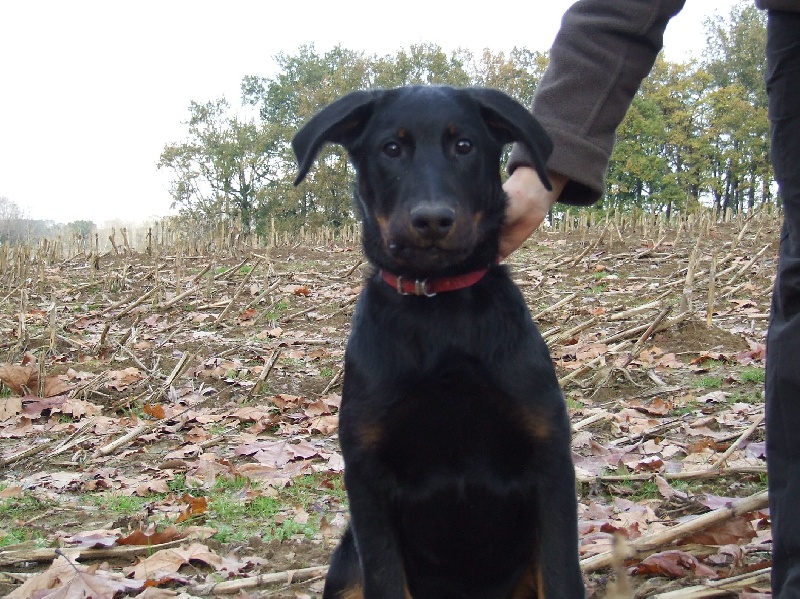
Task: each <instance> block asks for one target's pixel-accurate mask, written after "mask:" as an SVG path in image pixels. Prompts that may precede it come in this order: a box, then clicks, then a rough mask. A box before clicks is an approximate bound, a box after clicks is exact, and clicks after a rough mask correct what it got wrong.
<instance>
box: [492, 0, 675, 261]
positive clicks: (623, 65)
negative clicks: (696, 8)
mask: <svg viewBox="0 0 800 599" xmlns="http://www.w3.org/2000/svg"><path fill="white" fill-rule="evenodd" d="M684 2H685V0H647V1H643V0H581V1H579V2H576V3H575V4H573V5H572V6H571V7H570V9H569V10H568V11H567V12H566V13H565V14H564V17H563V19H562V22H561V29H560V30H559V33H558V35H557V36H556V39H555V42H554V43H553V47H552V49H551V51H550V63H549V65H548V68H547V71H546V72H545V74H544V76H543V77H542V80H541V82H540V83H539V86H538V88H537V90H536V96H535V98H534V101H533V108H532V111H533V114H534V116H535V117H536V118H537V119H539V122H540V123H541V124H542V126H544V128H545V130H547V132H548V133H549V134H550V136H551V138H552V139H553V142H554V149H553V154H552V155H551V156H550V159H549V161H548V168H549V169H550V171H551V172H555V173H560V174H561V175H563V177H565V178H566V182H565V184H564V185H563V186H562V188H561V190H560V192H559V194H558V195H557V197H556V199H557V200H558V201H560V202H564V203H567V204H574V205H588V204H592V203H593V202H595V201H597V199H598V198H599V197H600V196H601V194H602V192H603V190H604V188H605V172H606V168H607V166H608V161H609V158H610V157H611V151H612V150H613V147H614V137H615V131H616V129H617V127H618V126H619V124H620V122H622V119H623V118H624V116H625V113H626V112H627V110H628V107H629V106H630V104H631V102H632V101H633V97H634V95H635V94H636V91H637V90H638V89H639V84H640V83H641V81H642V79H644V77H646V76H647V74H648V73H649V72H650V69H651V67H652V66H653V63H654V62H655V59H656V56H657V55H658V52H659V51H660V50H661V47H662V45H663V34H664V29H665V28H666V26H667V23H668V21H669V19H670V18H671V17H672V16H674V15H675V14H677V13H678V12H679V11H680V9H681V8H682V7H683V4H684ZM532 165H533V161H532V159H531V157H530V156H529V155H528V152H527V150H526V148H525V147H524V146H522V145H521V144H516V145H515V146H514V148H513V149H512V151H511V156H510V158H509V162H508V170H509V172H510V173H511V178H510V179H509V181H507V182H506V192H507V193H509V190H511V192H513V194H514V197H509V207H508V210H507V215H508V218H507V221H506V226H505V227H504V229H503V232H502V234H501V242H500V245H501V254H503V253H504V252H507V253H505V255H506V256H507V255H508V253H510V252H511V251H513V249H515V248H516V247H519V245H520V244H521V243H522V241H524V238H523V239H521V240H519V244H517V245H516V246H514V247H511V246H513V245H514V243H516V238H514V241H512V239H511V237H509V235H512V234H513V235H519V229H518V225H517V224H516V223H518V222H519V220H520V219H519V218H517V217H515V216H514V215H515V214H517V215H518V214H520V213H522V212H524V210H525V207H524V206H522V205H518V203H519V202H520V201H523V200H522V198H524V197H526V196H527V197H528V200H525V201H527V202H528V203H529V206H535V210H536V211H539V212H541V210H542V208H543V207H544V206H545V205H546V204H547V202H550V201H551V200H552V199H553V198H552V195H550V194H546V193H542V192H540V191H538V190H536V189H533V190H532V191H531V192H530V193H527V194H526V193H522V192H521V191H520V188H521V187H522V186H523V185H524V184H525V182H530V178H529V177H526V176H520V177H517V178H516V179H515V177H514V173H515V171H516V170H518V168H519V167H521V166H532ZM512 179H514V181H512ZM533 185H534V186H535V185H537V184H536V183H535V182H534V183H533ZM534 196H536V197H537V198H538V199H536V200H533V201H532V200H531V198H532V197H534ZM550 205H551V206H552V202H551V204H550ZM548 209H549V206H548ZM545 214H546V210H545ZM543 218H544V216H542V218H541V219H539V218H538V216H537V217H535V218H530V219H529V220H531V221H535V220H537V219H538V222H537V225H536V226H538V224H540V223H541V221H542V219H543ZM534 229H535V227H534ZM534 229H531V231H530V232H532V231H533V230H534Z"/></svg>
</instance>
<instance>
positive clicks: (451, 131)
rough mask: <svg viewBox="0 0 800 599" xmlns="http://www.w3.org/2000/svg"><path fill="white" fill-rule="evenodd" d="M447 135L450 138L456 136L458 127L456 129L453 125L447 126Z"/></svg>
mask: <svg viewBox="0 0 800 599" xmlns="http://www.w3.org/2000/svg"><path fill="white" fill-rule="evenodd" d="M447 134H448V135H449V136H450V137H455V136H456V135H458V127H456V126H455V125H449V126H448V127H447Z"/></svg>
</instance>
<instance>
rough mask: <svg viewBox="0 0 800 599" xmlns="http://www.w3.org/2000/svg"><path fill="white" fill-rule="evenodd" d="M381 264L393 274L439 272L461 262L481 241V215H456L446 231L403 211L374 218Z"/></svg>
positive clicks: (435, 273)
mask: <svg viewBox="0 0 800 599" xmlns="http://www.w3.org/2000/svg"><path fill="white" fill-rule="evenodd" d="M376 220H377V222H378V225H379V230H380V237H381V245H382V252H381V253H382V254H383V258H384V260H383V261H384V262H385V263H384V264H382V266H383V267H384V268H387V269H389V270H391V271H393V272H395V273H396V274H403V275H405V276H408V275H414V276H418V277H427V276H438V275H439V274H440V273H441V272H442V271H448V270H452V269H453V268H454V267H456V268H457V267H458V266H460V265H462V264H464V263H465V262H466V261H468V260H469V258H470V257H471V256H472V255H473V254H474V253H475V251H476V249H477V247H478V246H479V244H480V240H481V237H482V236H481V233H480V226H479V225H480V222H481V215H479V214H476V215H473V217H472V218H469V219H466V218H463V216H462V217H461V218H456V219H454V220H453V222H452V223H450V224H449V226H448V228H447V230H446V231H441V230H440V231H430V230H428V229H426V228H424V227H420V226H418V225H417V226H415V225H414V223H413V222H412V221H411V220H410V219H409V218H407V217H406V215H402V214H399V215H395V216H394V218H391V217H390V218H381V217H379V218H377V219H376Z"/></svg>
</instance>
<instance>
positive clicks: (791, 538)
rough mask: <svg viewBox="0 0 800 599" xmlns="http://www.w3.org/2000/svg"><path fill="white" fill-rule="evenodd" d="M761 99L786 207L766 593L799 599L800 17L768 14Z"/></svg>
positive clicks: (771, 396)
mask: <svg viewBox="0 0 800 599" xmlns="http://www.w3.org/2000/svg"><path fill="white" fill-rule="evenodd" d="M767 91H768V93H769V113H770V121H771V126H772V133H771V135H772V163H773V166H774V169H775V179H776V181H777V182H778V187H779V191H780V195H781V198H782V200H783V206H784V224H783V231H782V233H781V243H780V258H779V262H778V273H777V277H776V280H775V289H774V293H773V297H772V316H771V320H770V325H769V332H768V334H767V365H766V371H767V373H766V403H767V406H766V410H767V419H766V420H767V424H766V426H767V467H768V470H769V492H770V515H771V519H772V538H773V543H772V592H773V595H774V596H775V597H776V598H779V599H790V598H795V597H796V598H800V13H789V12H778V11H770V12H769V14H768V24H767Z"/></svg>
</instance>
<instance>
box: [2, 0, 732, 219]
mask: <svg viewBox="0 0 800 599" xmlns="http://www.w3.org/2000/svg"><path fill="white" fill-rule="evenodd" d="M571 3H572V0H547V1H545V2H540V1H538V0H525V1H519V0H505V1H504V2H492V3H490V4H486V5H482V4H479V3H477V2H471V3H468V2H459V3H454V2H435V1H432V0H424V1H423V0H404V2H400V3H380V2H375V1H374V0H370V1H366V0H336V1H324V2H323V1H318V0H305V1H304V2H289V1H285V0H227V1H226V2H224V3H223V2H210V1H205V0H178V1H175V0H169V1H164V0H161V1H159V2H155V1H151V0H139V1H136V2H131V1H129V0H113V1H109V0H103V1H96V2H88V1H80V0H51V1H37V0H0V196H5V197H7V198H9V199H10V200H12V201H13V202H15V203H16V204H17V205H19V206H20V207H22V208H23V209H24V210H25V211H26V213H27V215H28V216H30V217H32V218H38V219H49V220H54V221H57V222H69V221H72V220H77V219H86V220H93V221H94V222H95V223H97V224H98V225H102V224H103V223H104V222H105V221H107V220H110V219H113V218H122V219H126V220H132V221H140V220H143V219H145V218H147V217H149V216H154V215H164V214H166V213H168V210H169V204H170V196H169V193H168V191H167V189H168V174H167V173H166V172H159V171H157V170H156V162H157V161H158V157H159V155H160V153H161V150H162V149H163V148H164V146H165V145H166V144H167V143H170V142H175V141H181V140H183V139H184V138H185V127H184V125H182V124H181V123H182V121H185V120H186V117H187V115H188V110H187V109H188V106H189V103H190V101H192V100H194V101H198V102H205V101H208V100H212V99H215V98H218V97H220V96H222V95H225V96H226V97H227V99H228V100H229V101H230V102H231V103H232V104H237V103H238V102H239V83H240V81H241V79H242V77H243V76H245V75H262V76H270V75H272V74H274V63H273V61H272V57H273V56H274V55H275V54H276V53H278V52H286V53H290V54H291V53H293V52H295V51H296V50H297V49H298V47H299V46H301V45H303V44H309V43H313V44H315V46H316V49H317V50H318V51H320V52H324V51H326V50H328V49H329V48H331V47H333V46H335V45H336V44H341V45H342V46H344V47H346V48H349V49H352V50H359V51H365V52H367V53H370V54H371V53H377V54H393V53H394V52H395V51H396V50H397V49H399V48H401V47H408V46H409V45H411V44H414V43H420V42H431V43H436V44H439V45H440V46H442V48H444V49H445V50H447V51H450V50H453V49H455V48H457V47H459V46H460V47H465V48H469V49H471V50H473V51H476V52H480V51H481V50H482V49H483V48H490V49H491V50H494V51H501V50H502V51H505V52H508V51H509V50H510V49H511V48H513V47H514V46H524V47H527V48H529V49H531V50H540V51H544V50H547V49H548V48H549V47H550V44H551V43H552V41H553V38H554V37H555V34H556V31H557V29H558V25H559V22H560V20H561V16H562V14H563V13H564V11H565V10H566V9H567V7H568V6H569V5H570V4H571ZM733 4H735V0H688V1H687V6H686V8H685V9H684V11H683V12H682V13H681V14H680V15H679V16H678V17H676V19H674V20H673V22H672V23H671V24H670V26H669V28H668V29H667V35H666V39H665V52H666V55H667V58H669V59H670V60H676V61H680V60H686V59H688V58H689V57H691V56H694V57H698V58H699V57H700V54H701V52H702V49H703V47H704V45H705V34H704V29H703V24H702V23H703V20H704V18H705V17H707V16H709V15H712V14H714V13H715V12H718V13H720V14H723V15H726V16H727V15H728V14H729V12H730V8H731V6H732V5H733Z"/></svg>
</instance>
